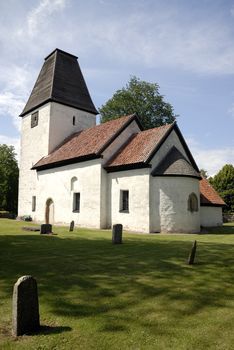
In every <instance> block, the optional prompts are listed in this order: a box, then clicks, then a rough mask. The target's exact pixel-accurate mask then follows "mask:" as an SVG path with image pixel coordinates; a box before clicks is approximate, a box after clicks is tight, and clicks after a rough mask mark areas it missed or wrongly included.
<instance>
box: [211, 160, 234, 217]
mask: <svg viewBox="0 0 234 350" xmlns="http://www.w3.org/2000/svg"><path fill="white" fill-rule="evenodd" d="M209 181H210V183H211V184H212V186H213V187H214V188H215V189H216V191H217V192H218V193H219V194H220V196H221V197H222V198H223V200H224V202H225V203H226V204H227V207H226V208H224V210H225V211H233V212H234V166H233V165H232V164H226V165H224V167H223V168H222V169H221V170H220V171H219V172H218V173H217V174H216V175H215V176H214V177H213V178H212V177H211V178H209Z"/></svg>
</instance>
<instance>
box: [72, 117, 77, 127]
mask: <svg viewBox="0 0 234 350" xmlns="http://www.w3.org/2000/svg"><path fill="white" fill-rule="evenodd" d="M72 124H73V125H76V117H75V116H74V115H73V118H72Z"/></svg>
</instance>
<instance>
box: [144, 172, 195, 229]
mask: <svg viewBox="0 0 234 350" xmlns="http://www.w3.org/2000/svg"><path fill="white" fill-rule="evenodd" d="M150 184H151V196H150V207H151V211H150V230H151V232H199V231H200V211H199V208H200V192H199V181H198V180H197V179H194V178H189V177H167V176H165V177H162V176H161V177H154V178H152V179H151V183H150ZM191 193H195V194H196V196H197V199H198V211H196V212H191V211H189V210H188V197H189V195H190V194H191Z"/></svg>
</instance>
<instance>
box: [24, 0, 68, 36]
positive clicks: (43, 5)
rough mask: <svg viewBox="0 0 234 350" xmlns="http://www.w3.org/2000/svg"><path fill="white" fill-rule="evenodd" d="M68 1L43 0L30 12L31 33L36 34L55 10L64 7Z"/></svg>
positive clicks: (29, 25) (29, 30)
mask: <svg viewBox="0 0 234 350" xmlns="http://www.w3.org/2000/svg"><path fill="white" fill-rule="evenodd" d="M66 2H67V1H66V0H41V1H40V3H39V5H38V6H37V7H35V8H34V9H33V10H31V11H30V13H29V14H28V17H27V23H28V32H29V35H30V36H35V35H36V34H37V33H38V32H39V29H40V27H41V26H43V25H45V23H46V22H47V21H48V20H49V19H50V16H51V15H52V14H53V13H54V12H56V11H61V10H63V9H64V7H65V5H66Z"/></svg>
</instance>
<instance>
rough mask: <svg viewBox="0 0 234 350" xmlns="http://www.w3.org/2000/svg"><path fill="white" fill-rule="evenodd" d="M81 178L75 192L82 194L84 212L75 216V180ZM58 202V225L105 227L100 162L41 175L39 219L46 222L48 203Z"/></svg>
mask: <svg viewBox="0 0 234 350" xmlns="http://www.w3.org/2000/svg"><path fill="white" fill-rule="evenodd" d="M74 176H75V177H77V182H76V183H75V191H76V192H80V213H73V191H71V179H72V178H73V177H74ZM48 198H51V199H52V200H53V202H54V223H57V224H69V223H70V222H71V220H74V221H75V224H76V225H78V226H82V227H93V228H101V210H100V208H101V164H100V159H98V160H92V161H87V162H82V163H78V164H71V165H68V166H63V167H59V168H55V169H47V170H43V171H40V172H38V185H37V208H36V212H35V220H36V221H38V222H43V221H44V220H45V208H46V201H47V199H48Z"/></svg>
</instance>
